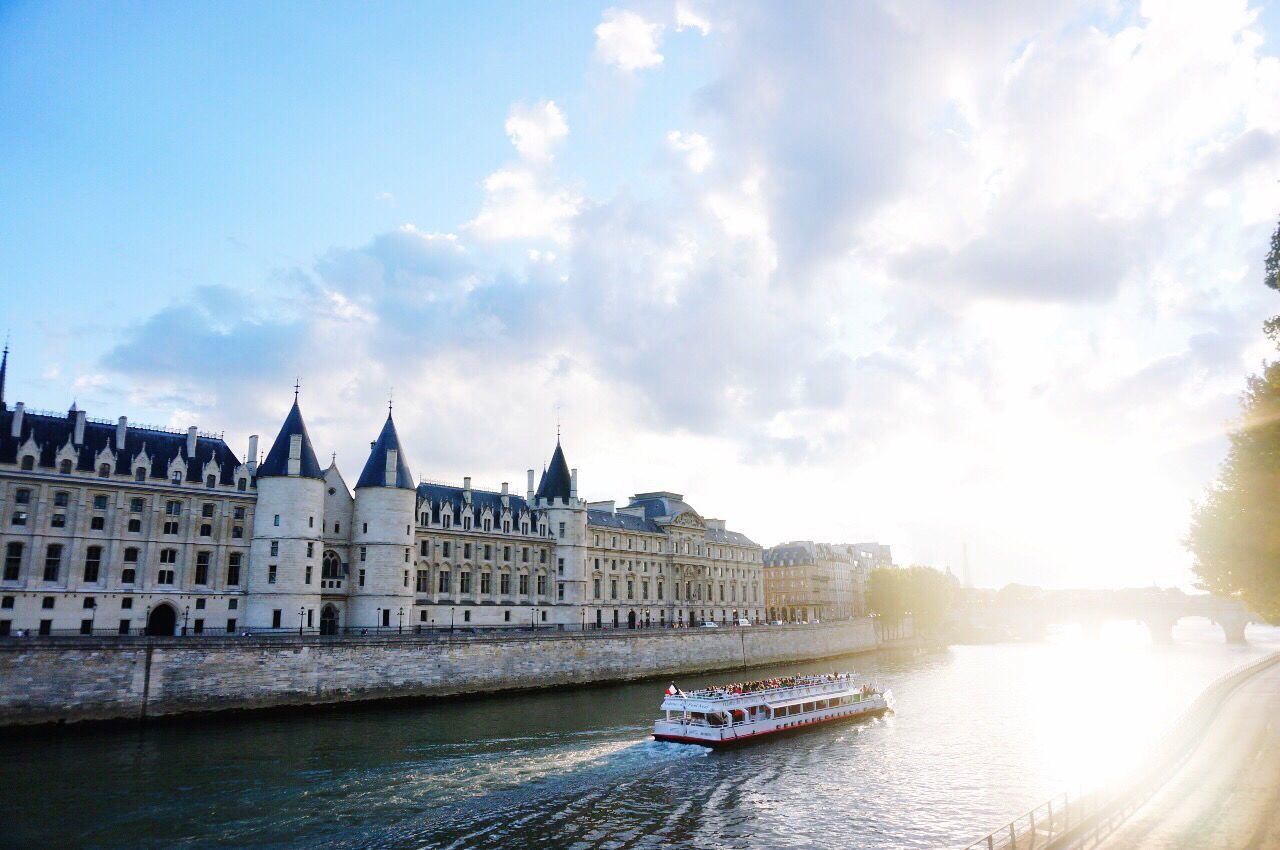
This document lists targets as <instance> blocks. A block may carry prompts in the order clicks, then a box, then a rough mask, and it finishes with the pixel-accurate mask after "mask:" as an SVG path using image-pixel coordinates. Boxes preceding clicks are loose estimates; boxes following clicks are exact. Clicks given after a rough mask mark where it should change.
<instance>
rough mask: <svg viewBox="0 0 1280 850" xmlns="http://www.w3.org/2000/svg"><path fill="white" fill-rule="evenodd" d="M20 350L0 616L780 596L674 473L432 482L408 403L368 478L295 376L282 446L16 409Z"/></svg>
mask: <svg viewBox="0 0 1280 850" xmlns="http://www.w3.org/2000/svg"><path fill="white" fill-rule="evenodd" d="M5 369H7V352H6V355H5V359H4V361H3V362H2V363H0V516H2V517H3V525H2V526H0V551H2V552H3V554H4V563H3V571H2V572H0V634H5V633H9V632H12V631H17V630H24V631H33V632H46V633H61V632H85V633H88V632H90V631H97V632H99V633H101V632H102V631H103V630H104V629H110V630H111V631H116V632H120V633H139V632H142V631H149V632H152V633H157V634H172V633H174V632H175V631H183V630H186V631H191V632H209V631H219V632H224V633H226V632H237V631H243V630H252V631H281V632H286V631H319V632H322V633H336V632H338V631H340V630H366V629H388V628H394V629H398V630H406V631H407V630H412V629H415V628H424V627H425V628H434V629H441V628H481V627H483V628H493V627H497V628H502V627H507V628H516V627H521V628H529V627H544V626H545V627H549V628H592V627H600V628H615V627H616V628H628V627H642V626H666V625H676V624H683V625H689V624H697V623H701V622H702V621H705V620H715V621H719V622H723V623H727V622H730V621H732V620H736V619H740V618H746V619H751V620H760V619H762V618H763V615H764V608H765V604H764V602H765V587H764V576H763V558H762V551H761V548H760V547H759V546H758V545H756V544H755V543H753V542H752V541H751V540H750V539H748V538H747V537H745V536H744V535H742V534H740V533H737V532H733V531H729V530H728V529H727V528H726V527H725V523H724V522H723V521H722V520H716V519H707V518H704V517H702V516H701V515H700V514H698V512H697V511H695V510H694V509H693V508H692V507H690V506H689V505H688V504H687V503H686V502H684V500H683V497H682V496H680V495H678V494H675V493H668V492H652V493H641V494H637V495H636V496H633V497H632V498H631V500H630V501H629V503H628V504H627V505H626V506H625V507H622V508H615V507H614V503H613V502H592V503H588V502H587V501H585V500H584V499H583V498H581V497H580V496H579V493H578V473H577V470H576V469H570V468H569V465H568V463H567V461H566V459H565V454H564V450H563V448H562V447H561V446H560V444H559V441H558V440H557V443H556V446H555V449H554V451H553V453H552V456H551V462H550V464H549V465H548V466H547V467H546V470H545V471H544V472H543V474H542V476H541V478H540V479H539V481H538V484H537V487H536V488H535V487H534V470H532V469H530V470H528V471H527V479H528V480H527V488H526V492H525V494H524V496H518V495H516V494H514V493H512V492H510V488H509V486H508V484H506V483H503V484H502V486H501V488H500V489H499V490H497V491H494V490H485V489H480V488H473V487H472V485H471V479H470V478H464V479H463V482H462V484H461V486H457V485H450V484H443V483H435V482H427V481H422V482H418V481H415V479H414V478H413V475H412V473H411V471H410V467H409V462H408V458H407V454H406V451H405V449H404V447H403V446H402V445H401V443H400V439H399V436H398V434H397V433H396V427H395V422H394V420H393V418H392V416H391V412H390V410H388V414H387V418H386V420H385V422H384V423H383V425H382V429H381V431H380V432H379V433H378V435H377V437H376V439H374V440H373V441H372V442H371V444H370V452H369V456H368V459H367V460H366V462H365V464H364V466H363V469H362V471H361V473H360V476H359V477H358V478H357V479H356V484H355V488H354V490H352V489H350V488H349V487H348V485H347V483H346V479H345V478H344V477H343V475H342V474H341V472H339V470H338V467H337V464H336V462H332V463H330V465H329V466H328V468H321V466H320V464H319V462H318V460H317V457H316V452H315V448H314V446H313V445H312V442H311V438H310V435H309V434H308V433H307V428H306V424H305V422H304V421H303V416H302V411H301V408H300V406H299V404H298V400H297V397H296V393H295V398H294V403H293V406H292V408H291V409H290V410H289V412H288V414H287V415H286V417H285V420H284V423H283V425H282V426H281V428H280V431H279V433H278V434H277V436H276V438H275V440H274V442H273V443H272V445H271V447H270V450H269V451H268V452H267V454H266V457H265V458H264V459H263V461H262V463H261V465H260V466H257V467H255V465H254V462H253V458H255V457H256V455H257V437H256V436H254V437H251V438H250V440H249V446H248V453H247V455H246V457H247V458H248V460H247V461H245V462H243V463H242V462H240V461H239V460H238V459H237V458H236V457H235V455H234V453H233V452H232V451H231V449H230V448H229V447H228V446H227V445H226V443H225V442H224V441H223V440H222V438H221V437H220V436H215V435H212V434H203V433H200V432H198V431H197V430H196V429H195V428H191V429H188V430H187V431H185V432H179V431H172V430H169V429H164V428H154V427H142V426H138V425H130V424H129V422H128V421H127V419H125V418H124V417H121V418H120V419H119V420H117V421H115V422H112V421H108V420H98V419H91V418H89V417H87V416H86V415H85V413H84V411H81V410H78V409H76V407H75V406H74V405H73V406H72V408H71V409H70V410H69V411H67V413H65V414H62V413H48V412H36V411H29V410H26V409H25V407H24V405H23V404H22V403H18V404H16V405H14V407H13V408H12V409H10V408H9V407H8V405H7V404H6V402H5V401H4V381H3V377H4V371H5Z"/></svg>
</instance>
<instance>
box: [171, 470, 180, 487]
mask: <svg viewBox="0 0 1280 850" xmlns="http://www.w3.org/2000/svg"><path fill="white" fill-rule="evenodd" d="M169 480H170V481H172V482H173V483H174V484H181V483H182V470H181V469H175V470H174V471H173V475H172V476H170V478H169Z"/></svg>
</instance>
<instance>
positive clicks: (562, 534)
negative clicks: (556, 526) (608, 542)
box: [560, 522, 617, 543]
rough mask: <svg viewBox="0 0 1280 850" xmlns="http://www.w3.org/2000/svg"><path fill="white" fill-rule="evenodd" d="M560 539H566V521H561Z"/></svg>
mask: <svg viewBox="0 0 1280 850" xmlns="http://www.w3.org/2000/svg"><path fill="white" fill-rule="evenodd" d="M560 539H561V540H563V539H564V523H563V522H562V523H560ZM614 542H615V543H616V542H617V541H616V539H615V541H614Z"/></svg>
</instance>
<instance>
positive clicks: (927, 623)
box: [867, 566, 955, 634]
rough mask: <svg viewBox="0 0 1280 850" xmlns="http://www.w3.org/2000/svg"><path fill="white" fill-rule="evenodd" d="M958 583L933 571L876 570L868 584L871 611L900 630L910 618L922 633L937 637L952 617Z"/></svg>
mask: <svg viewBox="0 0 1280 850" xmlns="http://www.w3.org/2000/svg"><path fill="white" fill-rule="evenodd" d="M954 589H955V582H954V580H953V579H952V578H951V577H950V576H948V575H946V574H945V573H942V572H940V571H938V570H935V569H934V568H933V567H920V566H915V567H906V568H904V567H876V568H875V569H873V570H872V571H871V576H870V578H869V579H868V581H867V608H868V609H870V610H871V611H872V612H873V613H874V614H876V615H877V616H878V617H880V620H881V622H882V623H883V624H884V626H885V627H886V628H889V629H892V630H896V629H897V628H898V627H899V626H900V625H901V623H902V620H903V618H905V617H906V615H907V614H910V615H911V619H912V625H913V626H914V627H915V629H916V631H917V632H918V633H923V634H928V633H937V632H938V631H939V630H940V629H941V628H942V627H943V626H944V625H945V624H946V621H947V617H948V615H949V614H950V613H951V601H952V597H953V592H954Z"/></svg>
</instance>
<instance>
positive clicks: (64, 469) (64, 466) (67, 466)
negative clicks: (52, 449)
mask: <svg viewBox="0 0 1280 850" xmlns="http://www.w3.org/2000/svg"><path fill="white" fill-rule="evenodd" d="M58 472H61V473H62V474H63V475H70V474H71V461H69V460H64V461H62V463H60V464H58Z"/></svg>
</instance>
